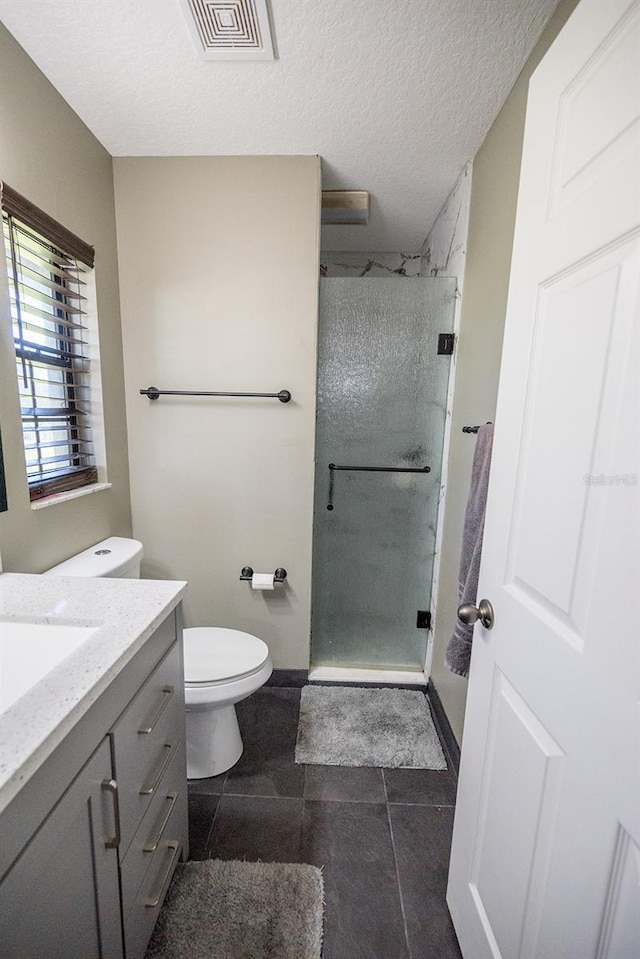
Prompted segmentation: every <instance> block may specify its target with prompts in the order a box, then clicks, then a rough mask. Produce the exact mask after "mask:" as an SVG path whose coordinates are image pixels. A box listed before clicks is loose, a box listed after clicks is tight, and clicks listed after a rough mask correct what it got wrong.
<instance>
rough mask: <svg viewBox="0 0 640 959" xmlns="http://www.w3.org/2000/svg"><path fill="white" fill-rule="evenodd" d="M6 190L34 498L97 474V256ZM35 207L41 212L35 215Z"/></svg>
mask: <svg viewBox="0 0 640 959" xmlns="http://www.w3.org/2000/svg"><path fill="white" fill-rule="evenodd" d="M7 191H8V188H7V187H5V186H3V192H2V207H3V227H4V241H5V252H6V259H7V274H8V278H9V295H10V301H11V318H12V324H13V336H14V343H15V352H16V372H17V377H18V389H19V394H20V407H21V415H22V430H23V439H24V450H25V459H26V465H27V480H28V484H29V492H30V497H31V499H32V500H36V499H40V498H42V497H43V496H49V495H51V494H52V493H59V492H64V491H68V490H72V489H76V488H78V487H81V486H85V485H87V484H89V483H93V482H95V481H96V480H97V470H96V468H95V462H94V454H93V444H92V437H91V415H90V414H91V409H90V400H91V391H90V382H89V377H90V355H89V347H88V343H87V340H86V324H85V316H86V312H85V308H84V307H85V303H86V296H85V292H86V282H85V278H86V272H87V268H88V265H87V264H86V263H85V262H84V261H86V260H87V259H89V258H90V259H91V264H92V263H93V250H92V249H91V247H89V246H88V245H87V244H83V241H81V240H78V238H76V237H74V234H71V233H68V231H65V228H64V227H62V226H61V225H60V224H57V223H56V221H54V220H51V218H50V217H48V216H47V214H44V213H42V212H41V211H37V208H35V207H33V206H32V204H29V203H28V201H24V200H23V198H21V197H19V194H16V193H14V192H13V191H10V193H8V192H7ZM16 198H18V200H16ZM18 201H22V204H21V203H20V202H18ZM33 210H36V211H37V213H38V216H33V215H31V214H32V211H33ZM69 237H70V238H72V239H71V241H70V242H68V243H65V242H64V241H65V239H68V238H69ZM75 241H77V242H75ZM78 244H83V246H84V247H86V249H87V250H89V251H90V254H91V255H90V257H89V256H88V255H85V253H84V251H83V249H82V246H80V247H79V246H78ZM69 249H72V251H73V252H69ZM79 254H80V255H79ZM81 257H82V258H81Z"/></svg>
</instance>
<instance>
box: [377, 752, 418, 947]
mask: <svg viewBox="0 0 640 959" xmlns="http://www.w3.org/2000/svg"><path fill="white" fill-rule="evenodd" d="M381 772H382V785H383V786H384V798H385V806H386V809H387V822H388V823H389V834H390V836H391V851H392V853H393V864H394V866H395V870H396V883H397V885H398V897H399V899H400V912H401V914H402V926H403V928H404V941H405V943H406V946H407V955H408V956H409V959H411V946H410V944H409V930H408V929H407V916H406V913H405V908H404V897H403V895H402V883H401V882H400V870H399V868H398V855H397V853H396V841H395V837H394V835H393V824H392V822H391V809H390V805H391V804H390V803H389V796H388V794H387V781H386V779H385V775H384V769H381Z"/></svg>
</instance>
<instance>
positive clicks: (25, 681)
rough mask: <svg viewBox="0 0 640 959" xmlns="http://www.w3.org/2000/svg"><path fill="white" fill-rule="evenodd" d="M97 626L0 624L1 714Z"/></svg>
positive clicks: (39, 623)
mask: <svg viewBox="0 0 640 959" xmlns="http://www.w3.org/2000/svg"><path fill="white" fill-rule="evenodd" d="M98 629H100V625H91V626H87V625H77V624H70V625H66V624H60V623H43V622H27V623H25V622H20V621H16V620H1V621H0V714H1V713H4V712H5V711H6V710H7V709H8V708H9V707H10V706H12V705H13V703H15V702H16V700H18V699H20V697H21V696H24V694H25V693H26V692H28V691H29V690H30V689H32V688H33V687H34V686H35V685H36V683H39V682H40V680H41V679H44V677H45V676H46V675H47V674H48V673H50V672H51V670H53V669H55V668H56V666H59V665H60V663H61V662H62V661H63V660H64V659H66V657H67V656H69V655H70V654H71V653H72V652H74V650H76V649H77V648H78V647H79V646H81V645H82V644H83V643H84V642H86V641H87V639H89V637H90V636H92V635H93V634H94V633H95V632H96V631H97V630H98Z"/></svg>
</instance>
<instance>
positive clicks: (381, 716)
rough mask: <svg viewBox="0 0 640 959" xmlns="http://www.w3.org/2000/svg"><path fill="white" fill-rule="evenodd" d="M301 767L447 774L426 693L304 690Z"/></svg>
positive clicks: (299, 745)
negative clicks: (380, 768)
mask: <svg viewBox="0 0 640 959" xmlns="http://www.w3.org/2000/svg"><path fill="white" fill-rule="evenodd" d="M296 762H297V763H317V764H319V765H323V766H386V767H388V768H389V767H390V768H394V769H395V768H398V767H404V768H406V767H412V768H414V769H446V768H447V763H446V760H445V758H444V755H443V752H442V747H441V746H440V741H439V739H438V734H437V733H436V730H435V727H434V725H433V720H432V719H431V712H430V710H429V705H428V703H427V699H426V697H425V695H424V693H422V692H418V691H417V690H416V691H413V690H408V689H358V688H354V687H349V686H305V687H304V688H303V690H302V697H301V700H300V721H299V723H298V741H297V743H296Z"/></svg>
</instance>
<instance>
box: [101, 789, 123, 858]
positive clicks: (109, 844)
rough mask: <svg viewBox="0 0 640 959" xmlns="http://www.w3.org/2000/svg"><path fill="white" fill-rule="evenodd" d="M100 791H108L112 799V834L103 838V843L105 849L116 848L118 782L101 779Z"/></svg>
mask: <svg viewBox="0 0 640 959" xmlns="http://www.w3.org/2000/svg"><path fill="white" fill-rule="evenodd" d="M102 791H103V792H106V793H109V795H110V796H111V799H112V800H113V824H114V836H113V838H112V839H105V841H104V844H105V847H106V848H107V849H117V848H118V846H119V845H120V804H119V803H118V783H117V782H116V780H115V779H103V780H102Z"/></svg>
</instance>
